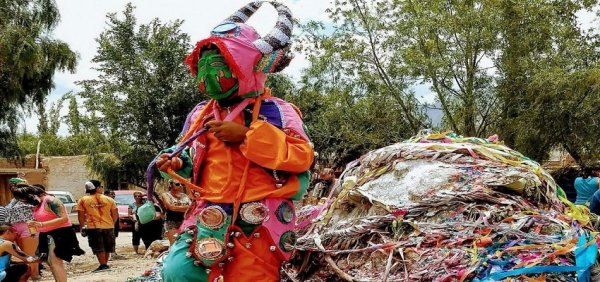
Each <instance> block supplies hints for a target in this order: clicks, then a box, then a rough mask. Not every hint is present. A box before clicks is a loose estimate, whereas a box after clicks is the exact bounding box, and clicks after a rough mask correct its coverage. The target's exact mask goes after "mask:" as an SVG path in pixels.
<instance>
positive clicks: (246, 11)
mask: <svg viewBox="0 0 600 282" xmlns="http://www.w3.org/2000/svg"><path fill="white" fill-rule="evenodd" d="M262 3H263V2H262V1H260V2H259V1H257V2H252V3H248V5H246V6H244V7H242V8H241V9H239V10H237V11H236V12H235V13H233V15H231V16H229V18H227V19H226V20H225V21H226V22H227V21H230V22H235V23H245V22H246V21H247V20H248V18H250V16H252V15H253V14H254V12H256V10H258V8H260V6H261V5H262Z"/></svg>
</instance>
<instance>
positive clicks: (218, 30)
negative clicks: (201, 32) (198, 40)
mask: <svg viewBox="0 0 600 282" xmlns="http://www.w3.org/2000/svg"><path fill="white" fill-rule="evenodd" d="M210 33H211V34H212V35H215V36H220V37H235V36H237V35H238V34H239V33H240V27H239V26H238V25H237V24H236V23H233V22H225V23H222V24H220V25H218V26H216V27H215V28H213V30H212V31H211V32H210Z"/></svg>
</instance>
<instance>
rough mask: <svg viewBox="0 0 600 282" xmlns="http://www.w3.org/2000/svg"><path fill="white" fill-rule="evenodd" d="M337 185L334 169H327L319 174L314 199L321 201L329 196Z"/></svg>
mask: <svg viewBox="0 0 600 282" xmlns="http://www.w3.org/2000/svg"><path fill="white" fill-rule="evenodd" d="M334 184H335V174H334V171H333V169H331V168H325V169H323V171H322V172H321V173H320V174H319V182H318V183H317V184H316V185H315V188H314V190H313V197H314V198H315V199H316V200H317V201H319V199H321V198H322V197H327V196H329V193H330V192H331V189H332V188H333V185H334Z"/></svg>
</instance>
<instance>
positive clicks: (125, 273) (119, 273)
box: [41, 232, 154, 282]
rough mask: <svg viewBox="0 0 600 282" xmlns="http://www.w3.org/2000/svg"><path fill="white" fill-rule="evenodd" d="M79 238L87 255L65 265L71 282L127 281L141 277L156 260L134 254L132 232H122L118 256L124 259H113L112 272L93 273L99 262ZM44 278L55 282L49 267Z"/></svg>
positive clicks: (43, 275) (118, 242)
mask: <svg viewBox="0 0 600 282" xmlns="http://www.w3.org/2000/svg"><path fill="white" fill-rule="evenodd" d="M77 238H78V239H79V245H80V246H81V248H82V249H84V250H85V252H86V254H85V255H83V256H79V257H74V258H73V261H71V263H65V267H66V269H67V276H68V279H69V281H77V282H80V281H82V282H83V281H85V282H91V281H110V282H113V281H125V279H127V278H128V277H133V276H139V275H140V274H142V273H143V272H144V271H145V270H147V269H149V268H150V266H151V265H153V263H154V259H145V258H144V257H143V256H142V255H136V254H134V253H133V247H132V246H131V232H120V233H119V237H117V254H119V255H120V256H122V257H123V258H122V259H115V260H113V259H112V258H111V260H110V261H109V262H108V265H110V270H108V271H103V272H100V273H92V272H91V271H92V270H94V269H96V268H97V267H98V261H97V260H96V257H95V256H94V255H93V254H92V250H90V247H89V246H88V243H87V238H83V237H81V235H80V234H79V233H78V234H77ZM143 245H144V244H142V245H141V246H140V249H141V251H143ZM42 277H43V279H42V280H41V281H54V278H52V273H50V270H49V268H48V267H47V266H46V269H45V270H43V271H42Z"/></svg>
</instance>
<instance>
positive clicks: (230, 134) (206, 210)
mask: <svg viewBox="0 0 600 282" xmlns="http://www.w3.org/2000/svg"><path fill="white" fill-rule="evenodd" d="M265 2H266V1H265ZM263 3H264V2H253V3H250V4H248V5H246V6H244V7H243V8H242V9H240V10H239V11H237V12H236V13H234V14H233V15H232V16H231V17H229V18H228V19H227V20H225V21H224V22H222V23H221V24H219V25H217V26H216V27H215V28H214V29H213V30H212V32H211V35H210V37H208V38H206V39H204V40H201V41H199V42H198V43H197V44H196V47H195V49H194V50H193V52H192V53H191V54H190V55H189V56H188V57H187V58H186V64H188V65H189V67H190V69H191V72H192V73H193V74H194V75H195V76H196V77H197V82H198V88H199V90H200V92H202V93H204V94H206V95H207V96H208V97H210V99H209V100H208V101H205V102H202V103H200V104H198V105H197V106H196V107H195V108H194V110H192V112H191V113H190V114H189V115H188V118H187V121H186V124H185V125H184V128H183V131H182V135H181V136H180V139H179V140H180V141H179V144H177V145H176V146H174V147H172V148H170V149H167V150H165V151H163V153H162V154H160V155H159V156H158V157H157V158H156V159H155V160H154V162H153V164H151V166H152V165H156V166H157V167H158V168H159V170H160V171H161V173H163V174H168V175H169V177H171V178H174V179H176V180H177V181H179V182H181V183H183V184H184V185H185V186H187V188H188V189H189V191H190V196H192V198H193V199H194V201H193V203H192V205H191V206H190V208H189V209H188V210H187V212H186V215H185V217H184V220H183V223H182V225H181V227H180V228H179V232H178V236H177V239H176V241H175V242H174V244H173V245H172V246H171V248H170V250H169V254H168V255H167V257H166V258H164V261H163V268H162V272H161V275H162V279H163V281H252V282H256V281H279V278H280V277H279V269H280V266H281V264H282V262H284V261H286V260H288V259H289V257H290V255H291V251H292V250H293V247H294V243H295V240H296V234H295V233H294V229H293V228H294V225H295V220H296V215H295V210H294V204H293V202H292V201H293V200H300V199H301V198H302V195H303V194H304V193H305V191H306V188H307V187H308V181H309V173H308V169H309V167H310V166H311V164H312V162H313V158H314V151H313V149H312V144H311V143H310V142H309V139H308V137H307V135H306V133H305V131H304V129H303V124H302V121H301V114H300V112H299V110H298V109H297V108H296V107H295V106H293V105H292V104H290V103H287V102H285V101H284V100H282V99H279V98H276V97H274V96H272V95H271V92H270V90H269V89H268V88H265V86H264V84H265V79H266V76H267V74H269V73H273V72H278V71H281V70H282V69H283V68H285V67H286V66H287V65H288V64H289V62H290V60H291V53H290V36H291V32H292V17H291V14H290V11H289V9H288V8H287V7H286V6H284V5H282V4H280V3H277V2H268V3H270V4H271V5H273V6H274V7H275V9H276V10H277V12H278V15H279V17H278V19H277V23H276V26H275V28H274V29H273V30H272V31H271V32H270V33H269V34H267V35H266V36H265V37H262V38H261V37H260V35H259V34H258V33H257V32H256V31H255V30H254V28H252V27H251V26H249V25H247V24H245V22H246V20H247V19H248V18H249V17H250V16H251V15H252V14H253V13H254V12H255V11H256V10H257V9H258V8H260V6H261V5H262V4H263ZM188 179H189V180H188ZM149 181H151V177H150V176H149ZM149 187H152V186H151V185H150V183H149ZM149 195H152V194H151V193H149ZM149 197H151V196H149Z"/></svg>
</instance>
